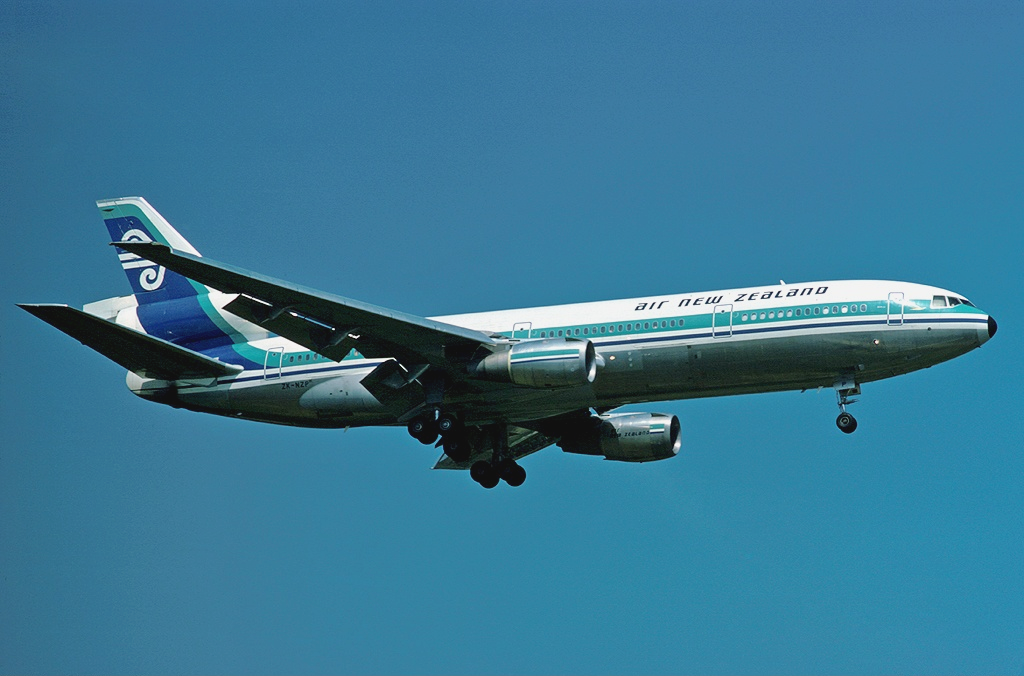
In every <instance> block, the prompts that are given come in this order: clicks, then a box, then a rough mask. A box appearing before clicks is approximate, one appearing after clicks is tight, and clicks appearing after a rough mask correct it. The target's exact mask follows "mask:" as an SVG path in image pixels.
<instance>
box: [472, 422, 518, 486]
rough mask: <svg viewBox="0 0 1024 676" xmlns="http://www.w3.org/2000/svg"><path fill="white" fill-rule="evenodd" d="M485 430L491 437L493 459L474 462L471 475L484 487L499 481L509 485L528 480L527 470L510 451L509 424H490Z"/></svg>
mask: <svg viewBox="0 0 1024 676" xmlns="http://www.w3.org/2000/svg"><path fill="white" fill-rule="evenodd" d="M485 432H486V433H487V434H489V435H490V437H491V448H492V449H493V450H492V452H491V459H490V460H489V461H488V460H477V461H476V462H474V463H473V466H472V467H470V468H469V476H471V477H472V478H473V481H475V482H477V483H478V484H480V485H481V486H483V487H484V488H494V487H495V486H497V485H498V482H499V481H504V482H505V483H507V484H508V485H509V486H522V485H523V482H524V481H526V470H525V469H523V467H522V465H520V464H519V463H517V462H516V461H515V458H513V457H512V454H511V453H509V450H508V425H501V424H495V425H488V426H487V427H486V428H485Z"/></svg>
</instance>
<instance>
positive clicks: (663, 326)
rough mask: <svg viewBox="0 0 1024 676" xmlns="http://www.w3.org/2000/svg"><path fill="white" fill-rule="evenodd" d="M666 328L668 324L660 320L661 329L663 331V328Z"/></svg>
mask: <svg viewBox="0 0 1024 676" xmlns="http://www.w3.org/2000/svg"><path fill="white" fill-rule="evenodd" d="M667 327H668V322H666V321H665V320H664V319H663V320H661V328H663V329H664V328H667Z"/></svg>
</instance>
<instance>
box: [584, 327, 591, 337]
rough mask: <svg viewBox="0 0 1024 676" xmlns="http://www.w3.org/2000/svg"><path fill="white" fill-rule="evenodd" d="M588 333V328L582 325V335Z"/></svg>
mask: <svg viewBox="0 0 1024 676" xmlns="http://www.w3.org/2000/svg"><path fill="white" fill-rule="evenodd" d="M588 333H590V329H588V328H586V327H584V328H583V335H584V336H585V335H587V334H588Z"/></svg>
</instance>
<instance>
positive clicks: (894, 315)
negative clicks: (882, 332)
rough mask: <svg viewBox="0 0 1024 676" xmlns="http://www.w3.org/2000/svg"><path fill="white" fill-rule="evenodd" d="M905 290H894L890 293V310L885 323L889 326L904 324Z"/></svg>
mask: <svg viewBox="0 0 1024 676" xmlns="http://www.w3.org/2000/svg"><path fill="white" fill-rule="evenodd" d="M903 308H904V306H903V292H902V291H893V292H892V293H890V294H889V310H888V313H887V314H886V321H885V323H886V324H888V325H889V326H900V325H902V324H903Z"/></svg>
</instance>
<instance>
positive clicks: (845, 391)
mask: <svg viewBox="0 0 1024 676" xmlns="http://www.w3.org/2000/svg"><path fill="white" fill-rule="evenodd" d="M833 387H834V388H835V390H836V401H837V403H838V405H839V417H837V418H836V427H838V428H839V429H840V431H842V432H843V433H845V434H853V431H854V430H855V429H857V419H856V418H854V417H853V416H852V415H851V414H850V413H848V412H847V411H846V407H847V406H849V405H850V404H854V403H856V402H857V400H856V399H851V398H850V397H851V396H853V395H857V394H860V385H858V384H857V383H856V382H854V380H853V378H848V377H844V378H840V379H839V380H837V381H836V383H835V385H833Z"/></svg>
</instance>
